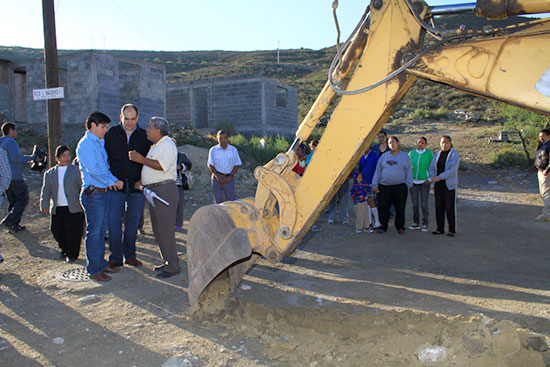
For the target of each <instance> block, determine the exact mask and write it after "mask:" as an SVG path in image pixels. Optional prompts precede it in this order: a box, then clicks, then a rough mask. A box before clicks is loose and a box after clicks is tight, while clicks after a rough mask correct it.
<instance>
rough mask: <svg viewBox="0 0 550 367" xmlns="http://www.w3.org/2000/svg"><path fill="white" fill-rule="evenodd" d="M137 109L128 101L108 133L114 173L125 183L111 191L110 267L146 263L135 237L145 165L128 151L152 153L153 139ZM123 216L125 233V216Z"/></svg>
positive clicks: (139, 213) (144, 154)
mask: <svg viewBox="0 0 550 367" xmlns="http://www.w3.org/2000/svg"><path fill="white" fill-rule="evenodd" d="M138 120H139V115H138V109H137V107H136V106H135V105H133V104H125V105H124V106H122V109H121V111H120V122H121V123H120V124H119V125H116V126H113V127H111V128H110V129H109V131H107V134H105V150H106V151H107V155H108V161H109V167H110V169H111V172H112V173H113V175H115V176H116V177H118V178H119V179H120V180H122V181H123V182H124V187H123V189H122V190H119V191H109V193H108V194H109V216H108V220H109V250H110V251H111V255H110V256H109V266H111V267H116V266H122V265H123V263H124V262H123V260H125V263H126V264H129V265H132V266H140V265H143V263H142V262H141V261H139V260H138V259H137V258H136V236H137V229H138V226H139V221H140V219H141V214H142V209H143V203H144V200H145V197H144V196H143V194H142V193H141V191H138V190H136V189H135V188H134V183H135V182H136V181H138V180H139V179H140V178H141V168H142V166H143V165H141V164H139V163H136V162H132V161H130V160H129V159H128V152H130V151H133V150H135V151H137V152H139V153H140V154H142V155H143V156H146V155H147V153H148V152H149V147H150V146H151V142H150V141H149V140H147V133H146V132H145V130H144V129H142V128H141V127H139V125H138ZM123 218H124V233H122V219H123Z"/></svg>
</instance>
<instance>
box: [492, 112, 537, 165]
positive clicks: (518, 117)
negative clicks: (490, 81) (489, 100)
mask: <svg viewBox="0 0 550 367" xmlns="http://www.w3.org/2000/svg"><path fill="white" fill-rule="evenodd" d="M496 107H497V110H498V113H499V115H500V116H501V117H503V118H504V119H505V122H504V126H505V127H506V128H508V129H510V130H512V131H513V132H515V133H516V134H517V135H518V137H519V140H520V141H521V145H522V146H523V151H524V153H525V159H526V160H527V165H528V166H530V165H531V163H532V161H531V154H530V153H529V152H530V150H533V149H534V146H531V145H535V144H536V141H537V137H538V133H539V131H540V130H541V129H542V128H544V126H545V124H546V123H547V119H546V118H545V116H543V115H540V114H538V113H535V112H533V111H528V110H524V109H522V108H518V107H514V106H510V105H507V104H503V103H497V105H496Z"/></svg>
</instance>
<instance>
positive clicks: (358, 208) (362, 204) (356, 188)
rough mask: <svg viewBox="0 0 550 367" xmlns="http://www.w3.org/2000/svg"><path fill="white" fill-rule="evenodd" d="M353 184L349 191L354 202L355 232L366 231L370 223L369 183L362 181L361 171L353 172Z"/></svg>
mask: <svg viewBox="0 0 550 367" xmlns="http://www.w3.org/2000/svg"><path fill="white" fill-rule="evenodd" d="M353 176H354V180H353V186H352V187H351V190H350V193H351V198H352V199H353V203H354V204H355V233H361V232H363V231H365V232H368V228H369V224H370V213H369V212H370V211H369V210H368V209H369V204H368V203H367V199H368V192H369V191H370V188H369V185H368V184H366V183H365V182H363V175H362V174H361V172H358V171H357V172H355V173H354V175H353Z"/></svg>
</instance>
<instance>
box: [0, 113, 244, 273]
mask: <svg viewBox="0 0 550 367" xmlns="http://www.w3.org/2000/svg"><path fill="white" fill-rule="evenodd" d="M138 121H139V112H138V108H137V106H136V105H134V104H125V105H124V106H122V109H121V111H120V124H117V125H115V126H111V127H110V124H111V119H110V118H109V117H108V116H107V115H106V114H104V113H102V112H99V111H94V112H92V113H90V114H89V115H88V117H87V119H86V122H85V126H86V133H85V134H84V136H83V137H82V138H81V139H80V141H79V142H78V145H77V148H76V158H75V159H74V160H73V155H72V154H71V151H70V149H69V147H67V146H66V145H60V146H58V147H57V148H56V150H55V161H56V163H57V164H56V165H55V166H54V167H52V168H51V169H49V170H48V171H46V172H45V173H44V177H43V184H42V189H41V192H40V210H41V211H42V212H43V213H44V214H50V229H51V231H52V234H53V237H54V239H55V240H56V241H57V243H58V245H59V248H60V256H61V258H62V259H64V260H65V261H67V262H74V261H76V260H77V259H78V257H79V254H80V248H81V242H82V237H83V235H84V238H85V241H84V242H85V250H86V260H87V266H86V269H87V271H88V273H89V275H90V277H91V278H92V279H94V280H97V281H109V280H110V279H111V276H110V274H112V273H117V272H119V271H120V267H122V266H124V265H125V264H126V265H131V266H135V267H139V266H142V265H143V263H142V262H141V261H140V260H139V259H137V256H136V238H137V234H138V228H139V227H140V223H143V210H144V203H145V199H147V201H148V202H149V204H150V205H149V207H150V215H151V224H152V228H153V233H154V235H155V239H156V241H157V244H158V246H159V250H160V255H161V258H162V260H163V262H162V264H160V265H159V266H157V267H155V270H156V271H157V272H158V273H157V276H158V277H159V278H170V277H172V276H174V275H176V274H178V273H179V272H180V264H179V258H178V253H177V249H176V241H175V231H176V230H181V229H182V226H183V207H184V206H183V204H184V189H187V188H188V185H187V175H186V174H184V173H185V172H186V171H188V170H190V169H191V167H192V163H191V160H190V159H189V157H188V156H187V155H185V154H184V153H182V152H178V150H177V147H176V144H175V142H174V141H173V139H171V138H170V137H169V136H168V134H169V130H170V126H169V123H168V121H167V120H166V119H164V118H162V117H152V118H151V119H150V121H149V125H148V127H147V129H143V128H141V127H140V126H139V124H138ZM2 133H3V136H2V138H0V193H2V195H0V205H1V204H2V201H3V199H4V197H6V198H7V199H8V201H9V206H8V214H7V216H6V218H4V220H3V221H2V222H1V223H2V224H3V225H4V226H6V227H8V229H9V230H10V232H12V233H16V232H19V231H21V230H23V229H25V226H22V225H21V224H20V221H21V216H22V214H23V212H24V210H25V207H26V206H27V204H28V201H29V193H28V188H27V185H26V184H25V181H24V180H23V174H22V168H23V167H24V165H26V164H28V163H31V162H32V161H33V160H34V154H33V155H29V156H26V155H22V154H21V152H20V150H19V145H18V144H17V142H16V140H15V139H16V138H17V128H16V125H15V124H14V123H11V122H7V123H4V124H3V125H2ZM217 138H218V144H217V145H216V146H214V147H212V148H211V149H210V151H209V155H208V166H209V168H210V170H211V171H212V189H213V193H214V198H215V201H216V203H221V202H223V201H225V200H235V199H236V195H235V184H234V181H233V177H234V175H235V173H236V172H237V170H238V169H239V167H240V166H241V165H242V162H241V160H240V157H239V154H238V152H237V149H236V148H235V147H234V146H232V145H230V144H228V141H229V136H228V133H227V132H225V131H222V130H220V131H218V133H217ZM4 193H5V195H4ZM107 231H108V234H109V235H108V240H109V250H110V255H109V258H108V260H106V259H105V240H106V238H107V236H106V233H107ZM2 261H3V258H2V256H1V255H0V262H2Z"/></svg>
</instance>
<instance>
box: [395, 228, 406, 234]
mask: <svg viewBox="0 0 550 367" xmlns="http://www.w3.org/2000/svg"><path fill="white" fill-rule="evenodd" d="M397 233H399V234H405V230H404V229H400V230H398V231H397Z"/></svg>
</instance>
